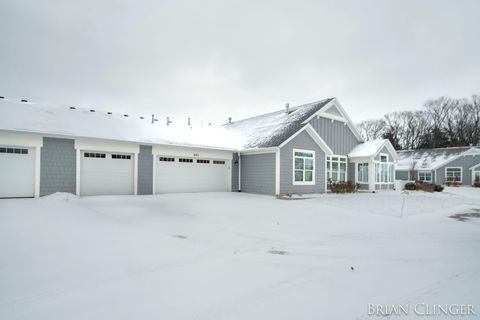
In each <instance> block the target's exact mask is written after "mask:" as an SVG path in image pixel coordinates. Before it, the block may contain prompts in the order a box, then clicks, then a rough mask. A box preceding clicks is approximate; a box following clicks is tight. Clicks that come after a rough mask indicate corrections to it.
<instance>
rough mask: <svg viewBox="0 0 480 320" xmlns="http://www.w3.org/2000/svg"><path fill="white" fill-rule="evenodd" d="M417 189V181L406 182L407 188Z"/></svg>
mask: <svg viewBox="0 0 480 320" xmlns="http://www.w3.org/2000/svg"><path fill="white" fill-rule="evenodd" d="M416 189H417V186H416V184H415V182H408V183H405V190H416Z"/></svg>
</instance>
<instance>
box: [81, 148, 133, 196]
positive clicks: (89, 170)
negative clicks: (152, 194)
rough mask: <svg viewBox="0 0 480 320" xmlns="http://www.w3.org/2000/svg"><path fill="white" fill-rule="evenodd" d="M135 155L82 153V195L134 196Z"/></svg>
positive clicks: (98, 152) (97, 152)
mask: <svg viewBox="0 0 480 320" xmlns="http://www.w3.org/2000/svg"><path fill="white" fill-rule="evenodd" d="M134 170H135V166H134V155H133V154H128V153H117V152H102V151H84V150H82V151H81V152H80V195H82V196H91V195H128V194H134Z"/></svg>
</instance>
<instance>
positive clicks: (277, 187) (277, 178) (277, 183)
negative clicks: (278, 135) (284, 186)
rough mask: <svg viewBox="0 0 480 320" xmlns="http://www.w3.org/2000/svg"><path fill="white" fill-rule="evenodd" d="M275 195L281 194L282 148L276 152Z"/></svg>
mask: <svg viewBox="0 0 480 320" xmlns="http://www.w3.org/2000/svg"><path fill="white" fill-rule="evenodd" d="M275 194H276V195H279V194H280V148H277V150H276V151H275Z"/></svg>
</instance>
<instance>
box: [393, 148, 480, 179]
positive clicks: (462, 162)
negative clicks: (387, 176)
mask: <svg viewBox="0 0 480 320" xmlns="http://www.w3.org/2000/svg"><path fill="white" fill-rule="evenodd" d="M398 156H399V161H398V163H397V165H396V168H395V177H396V179H398V180H418V181H423V182H426V183H434V184H444V183H445V182H447V181H456V182H457V183H459V184H461V185H472V184H473V182H474V181H480V147H455V148H436V149H418V150H406V151H398Z"/></svg>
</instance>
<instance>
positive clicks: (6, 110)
mask: <svg viewBox="0 0 480 320" xmlns="http://www.w3.org/2000/svg"><path fill="white" fill-rule="evenodd" d="M158 120H159V119H155V117H154V116H152V117H142V116H132V115H130V116H129V115H123V114H115V113H111V112H104V111H100V110H93V109H92V110H86V109H80V108H75V107H69V106H60V107H58V106H57V107H55V106H49V105H44V104H35V103H29V102H19V101H12V100H9V99H1V98H0V197H3V198H5V197H33V196H35V197H37V196H43V195H48V194H51V193H54V192H70V193H74V194H77V195H117V194H135V195H136V194H157V193H169V192H207V191H244V192H253V193H265V194H272V195H273V194H277V195H278V194H284V193H322V192H326V191H327V180H328V179H331V180H333V181H346V180H350V181H354V182H358V183H361V186H362V189H365V190H371V191H373V190H380V189H392V188H393V164H394V162H395V161H396V159H397V155H396V153H395V150H394V149H393V148H392V146H391V144H390V143H389V142H388V141H387V140H382V141H377V142H368V143H363V141H362V138H361V136H360V134H359V133H358V131H357V130H356V128H355V126H354V124H353V122H352V121H351V119H350V118H349V116H348V115H347V113H346V112H345V110H344V109H343V107H342V106H341V105H340V103H339V101H338V100H337V99H336V98H331V99H325V100H321V101H318V102H314V103H310V104H306V105H302V106H298V107H295V108H288V107H287V108H286V109H284V110H281V111H277V112H273V113H269V114H265V115H262V116H257V117H253V118H249V119H245V120H241V121H236V122H232V123H228V124H225V125H224V126H222V127H209V126H207V127H206V128H196V127H194V128H192V126H190V125H189V126H187V123H185V125H183V126H180V127H179V126H178V124H177V125H176V126H175V124H171V125H169V126H167V125H165V124H164V119H163V118H162V119H160V121H158ZM167 122H168V120H167ZM160 123H162V124H160Z"/></svg>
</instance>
